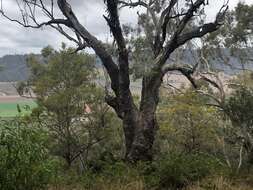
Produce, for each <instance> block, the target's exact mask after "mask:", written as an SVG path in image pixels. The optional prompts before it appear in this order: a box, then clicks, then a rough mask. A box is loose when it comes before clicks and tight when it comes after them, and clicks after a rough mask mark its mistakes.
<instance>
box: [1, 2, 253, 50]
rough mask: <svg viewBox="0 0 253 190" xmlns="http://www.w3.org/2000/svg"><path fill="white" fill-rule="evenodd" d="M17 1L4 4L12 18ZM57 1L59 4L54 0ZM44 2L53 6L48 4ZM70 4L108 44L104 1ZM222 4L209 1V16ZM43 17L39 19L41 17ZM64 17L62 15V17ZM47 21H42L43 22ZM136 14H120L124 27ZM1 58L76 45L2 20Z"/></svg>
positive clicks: (56, 35) (47, 31) (47, 30)
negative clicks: (48, 46) (47, 46)
mask: <svg viewBox="0 0 253 190" xmlns="http://www.w3.org/2000/svg"><path fill="white" fill-rule="evenodd" d="M15 1H16V0H3V2H4V3H5V4H4V8H5V9H6V13H8V14H10V15H11V16H16V15H17V11H18V9H17V6H16V3H15ZM54 1H56V0H54ZM238 1H239V0H230V5H231V7H234V6H235V5H236V3H237V2H238ZM45 2H50V1H49V0H45ZM68 2H69V4H70V5H71V6H72V8H73V9H74V12H75V13H76V15H77V17H78V18H79V19H80V22H81V23H82V24H84V25H85V26H86V27H87V29H88V30H89V31H90V32H91V33H92V34H94V35H96V36H97V37H98V38H99V39H102V40H106V39H107V38H110V37H111V36H110V33H109V29H108V26H107V24H106V22H105V20H104V18H103V14H105V7H104V4H103V2H104V0H68ZM220 2H223V1H221V0H213V1H210V4H211V5H210V8H208V13H209V14H210V15H212V16H211V18H212V17H214V16H215V13H216V12H217V9H218V3H220ZM246 2H247V3H252V0H247V1H246ZM38 16H40V15H38ZM59 16H61V15H59ZM43 18H44V17H40V19H43ZM136 18H137V17H136V10H133V9H131V10H128V9H125V10H123V11H121V12H120V19H121V21H122V22H123V23H136V21H137V19H136ZM0 24H1V30H0V55H4V54H7V53H8V54H10V53H30V52H34V53H38V52H39V51H40V50H41V48H43V47H44V46H46V45H49V44H50V45H52V46H54V47H56V48H57V47H59V46H60V44H61V42H62V41H64V42H67V43H68V44H70V45H74V44H72V43H71V42H69V41H68V40H67V39H65V38H64V37H63V36H62V35H61V34H59V33H57V32H56V31H54V30H53V29H50V28H48V27H45V28H43V29H42V30H41V29H25V28H22V27H21V26H18V25H17V24H15V23H12V22H10V21H7V20H6V19H4V18H2V17H0Z"/></svg>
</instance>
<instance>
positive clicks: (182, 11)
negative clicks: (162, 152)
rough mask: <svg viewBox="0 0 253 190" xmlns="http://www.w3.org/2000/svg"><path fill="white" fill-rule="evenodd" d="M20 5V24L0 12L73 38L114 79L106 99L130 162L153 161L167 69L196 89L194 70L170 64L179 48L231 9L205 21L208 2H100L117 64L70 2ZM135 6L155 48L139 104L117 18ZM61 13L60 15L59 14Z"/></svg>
mask: <svg viewBox="0 0 253 190" xmlns="http://www.w3.org/2000/svg"><path fill="white" fill-rule="evenodd" d="M5 1H6V0H3V1H2V2H3V3H4V2H5ZM101 1H102V0H101ZM92 2H93V0H91V1H89V3H92ZM17 3H18V6H19V8H20V11H21V13H22V14H21V15H22V18H20V20H17V19H13V18H11V17H9V16H8V14H7V13H6V11H7V10H1V13H2V15H3V16H4V17H5V18H7V19H9V20H11V21H14V22H16V23H18V24H20V25H22V26H24V27H31V28H41V27H43V26H50V27H53V28H54V29H56V30H57V31H59V32H60V33H61V34H63V35H64V36H66V37H67V38H68V39H69V40H72V41H74V42H75V43H76V44H77V45H78V48H77V50H81V49H84V48H86V47H89V48H92V49H93V50H94V51H95V53H96V54H97V56H98V57H99V58H100V59H101V61H102V63H103V66H104V67H105V69H106V71H107V73H108V75H109V77H110V81H111V89H112V91H113V94H111V95H107V97H106V102H107V103H108V104H109V105H110V106H111V107H112V108H113V109H114V110H115V112H116V114H117V115H118V117H119V118H121V119H122V122H123V128H124V134H125V145H126V155H125V156H126V159H127V160H129V161H138V160H150V159H152V145H153V142H154V139H155V133H156V130H157V129H158V125H157V122H156V108H157V104H158V101H159V88H160V86H161V84H162V81H163V77H164V75H165V74H166V73H167V72H168V71H172V70H177V71H179V72H181V73H182V74H183V75H185V76H186V77H187V78H188V79H189V80H190V81H191V82H192V83H193V85H195V83H194V81H193V79H192V77H191V75H192V74H193V72H194V70H195V67H194V68H190V67H184V66H182V65H178V64H169V63H168V61H167V60H168V59H169V58H170V57H171V54H172V53H173V52H174V51H175V50H177V49H178V48H180V47H183V46H184V44H186V43H187V42H188V41H190V40H192V39H195V38H201V37H203V36H204V35H206V34H209V33H212V32H214V31H216V30H218V29H219V27H220V26H221V25H222V24H223V19H224V15H225V13H226V11H227V8H228V6H227V2H225V3H224V4H223V6H222V7H221V8H220V10H219V11H218V13H217V16H216V18H215V19H214V21H213V22H210V23H209V22H208V23H205V22H198V21H199V16H200V15H201V14H203V13H204V10H205V8H206V7H207V6H208V1H207V0H135V1H134V0H104V2H101V3H104V4H105V7H106V9H107V12H106V15H104V18H105V20H106V22H107V23H108V26H109V28H110V31H111V33H112V36H113V38H114V42H115V43H116V47H117V55H116V56H117V61H115V59H113V56H112V54H110V53H109V52H110V51H108V49H107V48H106V46H105V45H104V44H103V43H102V42H101V41H100V40H98V38H97V37H96V36H95V35H93V34H92V33H91V32H90V31H88V30H87V28H86V27H85V26H84V25H83V24H82V23H81V22H80V21H79V19H78V18H77V16H76V14H75V12H74V10H73V9H72V7H71V4H72V1H70V0H69V1H67V0H19V1H17ZM87 3H88V2H87ZM3 7H4V6H3ZM136 7H138V8H139V10H140V11H139V14H137V15H138V16H139V17H143V16H145V17H146V19H143V20H142V23H140V24H142V25H143V24H145V25H146V26H150V27H149V28H151V29H150V30H145V29H144V30H143V32H141V36H142V37H143V38H145V40H146V41H147V42H148V43H147V46H148V47H147V48H149V49H150V50H151V53H150V55H149V56H150V57H151V59H149V62H150V63H149V64H148V65H149V68H148V70H147V71H146V72H145V73H144V74H143V76H142V90H141V100H140V105H139V106H137V105H136V104H135V103H134V100H133V95H132V92H131V90H130V72H129V60H130V55H131V51H129V49H128V47H127V43H126V36H125V35H124V32H123V29H122V24H121V23H120V18H119V10H120V9H123V8H136ZM39 11H40V12H41V13H43V14H44V16H46V17H47V18H46V19H47V20H45V21H43V22H40V21H41V19H38V18H37V14H38V12H39ZM59 11H60V12H61V17H59V14H56V12H59ZM140 12H141V13H140ZM101 16H102V15H101ZM66 29H67V30H66ZM68 29H71V31H73V32H74V35H71V34H70V33H69V31H70V30H68Z"/></svg>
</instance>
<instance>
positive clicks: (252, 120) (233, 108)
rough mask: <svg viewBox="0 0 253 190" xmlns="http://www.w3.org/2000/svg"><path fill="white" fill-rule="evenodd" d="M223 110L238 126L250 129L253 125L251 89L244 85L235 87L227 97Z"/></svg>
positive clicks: (252, 95) (252, 93) (252, 94)
mask: <svg viewBox="0 0 253 190" xmlns="http://www.w3.org/2000/svg"><path fill="white" fill-rule="evenodd" d="M225 111H226V113H227V114H228V115H229V116H230V118H231V120H232V121H233V122H235V123H236V124H237V125H239V126H240V127H244V128H247V130H249V131H251V133H252V134H253V131H252V126H253V90H252V89H250V88H247V87H244V86H240V87H239V88H237V89H236V90H235V91H234V92H233V94H232V95H231V96H230V97H229V98H228V100H227V102H226V105H225Z"/></svg>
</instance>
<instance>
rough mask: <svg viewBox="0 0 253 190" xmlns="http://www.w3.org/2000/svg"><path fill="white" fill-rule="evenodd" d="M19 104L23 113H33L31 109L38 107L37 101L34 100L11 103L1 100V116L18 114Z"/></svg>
mask: <svg viewBox="0 0 253 190" xmlns="http://www.w3.org/2000/svg"><path fill="white" fill-rule="evenodd" d="M18 105H19V107H20V109H21V113H22V115H23V114H29V113H31V109H32V108H34V107H36V103H35V102H34V101H21V102H20V101H19V102H11V103H2V102H0V117H15V116H18V115H19V112H18Z"/></svg>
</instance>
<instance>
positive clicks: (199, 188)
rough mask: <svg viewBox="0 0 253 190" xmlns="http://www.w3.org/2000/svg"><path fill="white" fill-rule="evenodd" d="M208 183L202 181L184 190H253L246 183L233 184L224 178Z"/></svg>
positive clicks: (252, 186)
mask: <svg viewBox="0 0 253 190" xmlns="http://www.w3.org/2000/svg"><path fill="white" fill-rule="evenodd" d="M207 181H210V182H209V183H207V182H204V181H202V182H201V183H197V184H195V185H193V186H191V187H188V188H186V190H209V189H210V190H253V185H250V184H246V182H234V181H229V180H227V179H225V178H224V177H217V178H214V179H212V180H210V179H209V180H207Z"/></svg>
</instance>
